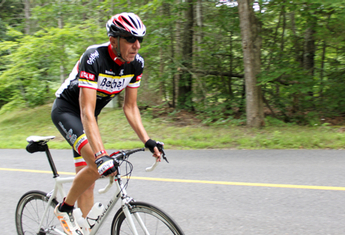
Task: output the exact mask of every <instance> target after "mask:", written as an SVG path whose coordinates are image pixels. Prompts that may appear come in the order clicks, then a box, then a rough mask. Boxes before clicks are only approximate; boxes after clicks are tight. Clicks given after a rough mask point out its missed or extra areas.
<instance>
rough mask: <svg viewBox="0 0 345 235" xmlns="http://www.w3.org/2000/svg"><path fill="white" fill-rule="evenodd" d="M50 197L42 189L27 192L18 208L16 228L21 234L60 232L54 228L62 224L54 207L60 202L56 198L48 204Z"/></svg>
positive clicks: (42, 234)
mask: <svg viewBox="0 0 345 235" xmlns="http://www.w3.org/2000/svg"><path fill="white" fill-rule="evenodd" d="M48 200H49V197H47V194H46V193H44V192H41V191H36V190H34V191H30V192H27V193H25V194H24V195H23V196H22V197H21V198H20V200H19V202H18V205H17V209H16V215H15V219H16V228H17V233H18V234H19V235H24V234H25V235H27V234H39V235H44V234H59V233H57V232H55V231H54V229H55V228H56V227H58V226H60V222H59V220H58V219H57V218H56V217H55V215H54V208H55V207H56V205H57V204H58V202H57V201H56V200H55V199H54V200H52V203H51V204H50V205H48ZM47 206H49V210H48V212H47V215H46V217H45V218H44V220H43V223H42V226H41V227H39V225H40V222H41V218H42V216H43V213H44V210H45V208H46V207H47Z"/></svg>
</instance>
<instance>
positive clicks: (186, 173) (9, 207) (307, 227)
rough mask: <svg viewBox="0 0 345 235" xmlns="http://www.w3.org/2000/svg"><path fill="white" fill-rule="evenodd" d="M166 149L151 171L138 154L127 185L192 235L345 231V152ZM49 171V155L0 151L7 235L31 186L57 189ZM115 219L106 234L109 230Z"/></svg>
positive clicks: (58, 157)
mask: <svg viewBox="0 0 345 235" xmlns="http://www.w3.org/2000/svg"><path fill="white" fill-rule="evenodd" d="M52 154H53V156H55V158H54V159H55V161H56V165H57V169H58V170H59V171H60V173H63V172H73V163H72V160H71V157H70V156H71V151H70V150H53V151H52ZM167 154H168V157H169V160H170V164H163V163H162V164H160V165H159V166H158V167H157V169H156V170H155V171H154V172H151V173H146V172H145V171H144V168H145V167H146V166H148V165H150V163H151V161H152V159H151V157H150V154H149V153H148V152H145V153H139V154H137V157H135V156H133V157H132V163H133V165H134V172H133V174H132V176H133V179H132V180H131V181H130V185H129V188H128V190H127V191H128V193H129V194H130V195H131V196H132V197H134V198H136V199H138V200H141V201H146V202H150V203H152V204H154V205H156V206H158V207H160V208H162V209H163V210H165V211H166V212H167V213H168V214H170V215H171V216H172V217H173V218H175V220H176V221H177V222H178V224H179V225H180V226H181V227H182V228H183V230H184V231H185V233H186V234H189V235H211V234H216V235H228V234H246V235H247V234H248V235H251V234H253V235H259V234H262V235H267V234H278V235H280V234H298V235H301V234H303V235H306V234H310V235H318V234H320V235H321V234H322V235H324V234H334V235H338V234H344V233H345V222H344V221H345V171H344V168H345V151H340V150H316V151H314V150H197V151H192V150H191V151H181V150H170V151H169V150H168V151H167ZM16 169H18V170H16ZM19 169H30V170H37V171H31V172H23V171H19ZM46 170H49V166H48V162H47V161H46V159H45V156H44V154H42V153H35V154H28V153H26V152H25V151H24V150H0V178H1V184H0V190H1V194H0V199H1V200H0V201H1V204H0V205H1V211H0V224H1V230H2V232H1V234H5V235H11V234H15V226H14V210H15V207H16V203H17V201H18V200H19V198H20V196H21V195H22V194H23V193H24V192H26V191H28V190H31V189H40V190H43V191H50V190H51V188H52V186H51V184H52V182H53V181H52V177H51V175H50V174H48V173H41V172H40V171H46ZM143 177H150V178H155V179H154V180H152V181H151V180H145V178H143ZM174 179H175V180H174ZM101 186H102V185H101V184H100V183H97V187H98V188H100V187H101ZM98 199H100V200H101V199H103V198H102V197H99V196H98ZM114 213H115V212H114ZM110 221H111V218H108V219H107V223H106V224H105V225H104V226H103V227H102V230H101V231H102V232H100V233H99V234H110V233H109V230H110V229H109V228H110Z"/></svg>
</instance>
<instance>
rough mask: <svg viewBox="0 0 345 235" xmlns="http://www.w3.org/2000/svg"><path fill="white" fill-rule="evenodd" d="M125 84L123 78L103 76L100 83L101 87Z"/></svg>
mask: <svg viewBox="0 0 345 235" xmlns="http://www.w3.org/2000/svg"><path fill="white" fill-rule="evenodd" d="M124 84H125V79H108V78H103V79H102V81H101V84H100V87H101V89H104V88H105V87H107V88H111V89H115V88H120V87H122V86H123V85H124Z"/></svg>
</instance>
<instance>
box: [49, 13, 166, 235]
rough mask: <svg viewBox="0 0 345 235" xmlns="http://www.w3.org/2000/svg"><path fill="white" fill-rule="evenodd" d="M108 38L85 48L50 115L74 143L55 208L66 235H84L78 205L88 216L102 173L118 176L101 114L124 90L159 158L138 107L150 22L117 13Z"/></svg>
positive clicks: (139, 129)
mask: <svg viewBox="0 0 345 235" xmlns="http://www.w3.org/2000/svg"><path fill="white" fill-rule="evenodd" d="M106 29H107V34H108V36H109V42H108V43H105V44H101V45H93V46H90V47H88V48H87V50H86V51H85V52H84V54H83V55H82V56H81V58H80V60H79V61H78V62H77V64H76V65H75V67H74V68H73V70H72V72H71V74H70V75H69V77H68V79H66V81H65V82H64V83H63V84H62V85H61V87H60V88H59V89H58V91H57V92H56V97H57V98H56V99H55V102H54V105H53V108H52V114H51V115H52V120H53V122H54V124H55V126H56V127H57V128H58V130H59V131H60V133H61V134H62V135H63V136H64V137H65V139H66V140H67V141H68V143H69V144H70V145H71V146H72V147H73V152H74V161H75V169H76V173H77V174H76V177H75V179H74V181H73V184H72V186H71V189H70V190H69V192H68V194H67V196H66V198H65V199H64V201H63V202H62V203H60V204H59V205H58V206H57V207H56V208H55V211H54V212H55V214H56V216H57V217H58V218H59V220H60V223H61V225H62V226H63V228H64V231H65V232H66V233H67V234H82V231H81V229H80V227H79V225H78V224H77V222H76V221H75V219H74V216H73V208H74V204H75V202H76V201H77V200H78V206H79V208H80V209H81V211H82V213H83V216H84V217H85V216H86V215H87V214H88V212H89V210H90V209H91V208H92V206H93V203H94V201H93V197H94V196H93V189H94V182H95V181H96V180H97V179H98V178H99V177H100V175H104V176H108V175H115V171H116V165H115V164H117V163H116V162H115V161H114V160H113V159H112V158H110V157H109V156H108V154H107V152H106V151H105V148H104V145H103V142H102V139H101V135H100V131H99V128H98V125H97V116H98V115H99V114H100V112H101V110H102V109H103V108H104V107H105V106H106V104H107V103H108V102H109V101H110V100H112V99H113V98H114V97H115V96H116V95H117V94H119V93H120V92H121V91H122V90H125V98H124V104H123V110H124V113H125V116H126V118H127V120H128V122H129V124H130V125H131V127H132V128H133V130H134V131H135V132H136V134H137V135H138V137H139V139H140V140H141V141H142V142H143V143H144V144H145V147H147V148H149V149H150V151H151V152H152V153H153V156H154V157H156V158H157V161H160V160H161V154H160V152H159V150H158V148H157V142H156V141H154V140H151V139H150V137H149V136H148V134H147V132H146V130H145V128H144V126H143V124H142V121H141V117H140V112H139V109H138V106H137V88H138V87H139V86H140V81H141V77H142V72H143V68H144V59H143V58H142V57H141V56H140V55H139V54H138V51H139V49H140V46H141V45H140V43H141V42H142V41H143V37H144V36H145V34H146V27H145V25H144V24H143V23H142V21H141V20H140V18H139V17H138V16H137V15H135V14H133V13H126V12H124V13H121V14H117V15H114V16H113V17H111V19H110V20H109V21H108V22H107V23H106Z"/></svg>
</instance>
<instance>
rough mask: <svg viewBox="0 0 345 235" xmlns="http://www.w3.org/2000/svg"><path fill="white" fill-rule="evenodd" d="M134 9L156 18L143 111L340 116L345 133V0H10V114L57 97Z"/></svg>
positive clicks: (0, 77)
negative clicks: (108, 25)
mask: <svg viewBox="0 0 345 235" xmlns="http://www.w3.org/2000/svg"><path fill="white" fill-rule="evenodd" d="M246 6H250V7H249V8H248V7H247V8H246ZM123 11H127V12H134V13H136V14H138V15H139V16H140V17H141V18H142V20H143V22H144V23H145V25H146V27H147V36H145V39H144V42H143V43H142V47H141V49H140V54H141V55H142V56H143V57H144V59H145V71H144V76H143V79H142V85H141V88H140V89H139V97H140V99H139V100H138V102H139V106H140V109H141V110H142V112H143V113H144V114H145V112H146V114H147V113H148V114H149V115H151V117H157V116H164V115H167V116H168V117H172V118H171V120H184V122H186V123H187V124H191V123H200V124H202V125H209V126H221V127H220V128H221V129H222V130H223V129H224V128H228V127H229V126H249V127H252V126H254V127H262V126H265V128H267V127H270V126H284V127H292V126H294V127H293V128H297V129H300V128H304V127H312V128H315V127H320V128H323V129H322V130H324V129H327V128H326V127H329V126H332V125H333V126H334V125H335V126H336V127H337V129H336V130H335V129H334V128H333V129H332V132H331V133H332V134H335V135H336V137H335V138H336V139H338V140H340V139H344V138H343V134H342V132H343V128H342V127H340V125H343V124H344V116H345V92H344V90H345V83H344V81H345V68H344V60H345V58H344V55H345V54H344V52H345V34H344V33H343V32H345V23H344V22H345V7H344V4H343V1H342V0H332V1H330V0H329V1H321V0H291V1H288V0H261V1H257V2H255V3H254V2H253V1H251V0H240V1H238V3H237V2H236V1H231V0H230V1H224V0H223V1H211V0H208V1H207V0H184V1H182V0H153V1H149V0H138V1H131V0H122V1H113V0H104V1H102V0H94V1H82V0H54V1H45V0H11V1H10V0H0V57H1V59H0V113H1V116H3V117H5V115H7V116H6V117H12V116H13V115H11V114H8V113H10V112H15V110H18V109H23V108H24V109H26V110H30V109H33V108H35V107H36V109H34V110H37V107H38V108H39V107H41V106H42V105H47V104H51V102H52V101H53V99H54V93H55V91H56V90H57V88H58V87H59V86H60V85H61V83H62V82H63V81H64V80H65V79H66V78H67V77H68V74H69V72H70V71H71V70H72V68H73V66H74V65H75V63H76V61H77V60H78V59H79V57H80V55H81V54H82V53H83V52H84V51H85V49H86V48H87V47H88V46H89V45H93V44H99V43H104V42H106V41H108V38H107V35H106V31H105V22H106V21H107V20H108V19H109V18H110V17H111V16H112V15H114V14H116V13H119V12H123ZM246 21H247V23H249V24H247V25H244V23H245V22H246ZM248 25H249V26H248ZM246 49H251V51H249V53H248V52H246ZM248 64H249V65H248ZM250 66H252V67H250ZM249 69H252V71H254V72H253V73H252V74H250V72H251V70H249ZM250 89H251V90H250ZM121 101H122V99H121V96H120V97H119V99H117V102H118V104H117V105H119V106H121ZM43 107H44V106H43ZM252 110H255V111H256V112H255V113H254V114H250V112H251V111H252ZM26 115H28V114H26ZM185 115H187V117H185ZM174 117H175V119H174ZM249 117H250V118H249ZM253 117H254V118H253ZM0 119H1V118H0ZM48 119H49V117H48ZM255 119H256V120H255ZM4 120H5V119H2V120H1V121H4ZM12 120H13V119H12ZM186 120H187V121H186ZM188 120H192V121H190V122H188ZM7 121H8V120H7ZM7 121H6V122H7ZM296 126H297V127H296ZM3 130H4V129H3ZM266 130H267V129H266ZM329 130H330V129H329V128H328V129H327V131H329ZM218 131H220V130H218ZM262 131H264V130H263V129H261V132H262ZM295 131H296V129H293V130H291V132H295ZM2 132H3V133H5V132H6V131H2ZM321 132H322V131H321ZM242 133H245V131H243V129H242ZM331 133H330V132H327V135H331ZM257 134H258V133H256V141H259V139H262V138H263V136H261V137H258V135H257ZM212 135H214V134H207V136H208V137H210V136H212ZM251 135H252V134H251ZM321 135H325V133H321ZM207 136H205V137H203V138H205V139H207V138H208V137H207ZM278 136H281V137H282V140H281V141H283V139H284V137H283V136H284V135H283V134H282V133H281V130H280V131H277V130H275V131H274V133H273V134H271V136H270V137H268V138H266V142H267V141H269V140H272V139H275V141H276V140H277V138H278ZM251 137H253V136H251ZM309 137H310V136H309ZM175 138H176V136H175ZM232 138H235V137H232ZM248 138H250V137H248ZM285 138H286V136H285ZM172 139H173V138H172ZM197 139H198V138H197ZM229 141H230V140H223V142H224V143H227V142H229ZM248 141H249V140H248ZM318 141H319V142H322V141H320V139H317V140H314V142H315V143H316V142H318ZM278 142H279V141H278ZM330 142H334V141H333V140H332V141H330ZM342 144H343V143H342ZM342 144H337V145H336V147H335V148H340V146H341V145H342ZM211 146H212V145H211ZM211 146H206V147H211ZM213 146H214V145H213ZM229 146H230V145H222V146H219V147H229ZM260 146H261V147H265V146H266V147H267V143H266V145H265V144H263V145H260ZM260 146H259V147H260ZM315 146H319V147H330V148H332V147H331V146H329V145H326V146H325V145H322V143H321V145H320V143H319V144H315ZM0 147H1V146H0ZM204 147H205V146H204ZM230 147H233V146H232V145H231V146H230ZM268 147H269V146H268ZM292 147H293V148H295V147H299V145H296V146H292ZM290 148H291V146H290Z"/></svg>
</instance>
